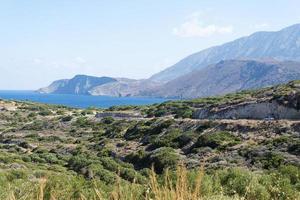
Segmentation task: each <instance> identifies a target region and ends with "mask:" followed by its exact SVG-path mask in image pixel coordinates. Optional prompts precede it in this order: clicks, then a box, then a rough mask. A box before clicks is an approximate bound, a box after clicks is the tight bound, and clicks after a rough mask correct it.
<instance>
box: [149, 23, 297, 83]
mask: <svg viewBox="0 0 300 200" xmlns="http://www.w3.org/2000/svg"><path fill="white" fill-rule="evenodd" d="M238 58H248V59H258V58H274V59H277V60H295V61H299V60H300V24H296V25H293V26H290V27H287V28H285V29H282V30H280V31H277V32H257V33H254V34H252V35H250V36H248V37H243V38H240V39H237V40H234V41H232V42H229V43H225V44H223V45H221V46H216V47H212V48H209V49H205V50H203V51H200V52H198V53H195V54H193V55H190V56H188V57H186V58H184V59H183V60H181V61H179V62H178V63H177V64H175V65H173V66H171V67H169V68H167V69H166V70H164V71H162V72H159V73H158V74H155V75H153V76H152V77H151V79H152V80H156V81H165V82H166V81H170V80H172V79H175V78H177V77H179V76H182V75H185V74H187V73H189V72H191V71H193V70H199V69H201V68H203V67H206V66H207V65H210V64H214V63H217V62H219V61H221V60H229V59H238Z"/></svg>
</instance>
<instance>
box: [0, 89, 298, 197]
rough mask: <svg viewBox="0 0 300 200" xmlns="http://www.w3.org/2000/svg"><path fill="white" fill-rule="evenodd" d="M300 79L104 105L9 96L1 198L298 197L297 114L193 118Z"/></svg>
mask: <svg viewBox="0 0 300 200" xmlns="http://www.w3.org/2000/svg"><path fill="white" fill-rule="evenodd" d="M293 84H295V83H293ZM293 84H292V85H290V86H289V85H287V86H280V87H274V88H271V89H270V88H269V89H265V90H259V91H245V92H241V93H237V94H232V95H226V96H223V97H216V98H205V99H196V100H190V101H174V102H165V103H163V104H157V105H151V106H123V107H112V108H110V109H108V110H105V111H103V110H99V109H95V108H89V109H86V110H81V109H72V108H67V107H64V106H50V105H42V104H37V103H29V102H13V101H3V100H0V199H36V198H37V197H38V198H39V197H41V196H42V197H43V198H42V199H101V198H102V199H161V200H165V199H170V200H171V199H178V200H179V199H249V200H254V199H255V200H256V199H262V200H264V199H278V200H279V199H280V200H281V199H299V196H300V166H299V165H300V164H299V163H300V153H299V152H300V135H299V132H300V123H299V122H298V121H284V120H283V121H264V120H261V121H259V120H258V121H251V120H215V121H212V120H192V119H190V118H191V117H192V114H193V111H194V109H196V108H197V107H199V106H200V107H201V106H212V105H216V104H222V103H226V102H227V103H228V102H229V103H232V102H235V101H243V100H245V99H251V98H254V97H255V98H257V97H258V96H263V98H276V99H278V101H282V102H283V101H285V100H286V98H288V95H289V92H290V90H291V88H293ZM270 90H271V91H272V92H271V94H274V95H272V96H270V94H269V92H270ZM295 105H296V106H297V104H291V105H288V106H295ZM106 111H109V112H140V113H141V115H142V116H144V117H139V118H112V117H104V118H96V117H95V115H96V113H97V112H106ZM182 166H186V167H187V169H188V170H186V169H185V168H184V167H182ZM151 167H152V168H153V169H152V170H151ZM176 169H177V170H176ZM199 169H201V170H200V171H199ZM180 195H185V197H187V198H183V196H180ZM189 195H190V196H189ZM100 196H101V197H100ZM181 197H182V198H181ZM39 199H41V198H39Z"/></svg>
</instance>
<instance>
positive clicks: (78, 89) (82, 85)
mask: <svg viewBox="0 0 300 200" xmlns="http://www.w3.org/2000/svg"><path fill="white" fill-rule="evenodd" d="M116 81H117V80H116V79H114V78H110V77H95V76H86V75H76V76H75V77H74V78H72V79H63V80H58V81H54V82H53V83H52V84H51V85H50V86H48V87H45V88H41V89H39V90H38V92H40V93H54V94H84V95H86V94H89V90H90V89H92V88H93V87H95V86H99V85H103V84H106V83H111V82H116Z"/></svg>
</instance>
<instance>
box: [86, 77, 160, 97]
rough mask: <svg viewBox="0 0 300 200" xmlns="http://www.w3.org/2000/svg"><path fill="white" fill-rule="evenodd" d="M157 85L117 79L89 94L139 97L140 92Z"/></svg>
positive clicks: (152, 82) (149, 82)
mask: <svg viewBox="0 0 300 200" xmlns="http://www.w3.org/2000/svg"><path fill="white" fill-rule="evenodd" d="M159 85H160V83H159V82H156V81H150V80H133V79H126V78H118V79H117V81H116V82H110V83H107V84H103V85H99V86H96V87H94V88H92V89H91V90H90V91H89V93H90V94H91V95H95V96H101V95H104V96H115V97H128V96H140V95H141V92H142V91H144V90H149V89H152V88H155V87H157V86H159Z"/></svg>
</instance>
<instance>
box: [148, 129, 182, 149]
mask: <svg viewBox="0 0 300 200" xmlns="http://www.w3.org/2000/svg"><path fill="white" fill-rule="evenodd" d="M180 134H181V132H180V130H179V129H171V130H168V131H167V132H166V133H164V134H163V135H162V136H159V137H156V139H155V140H154V141H153V142H152V145H153V146H154V147H155V148H159V147H173V148H178V146H179V144H178V142H176V139H177V138H178V137H179V136H180Z"/></svg>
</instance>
